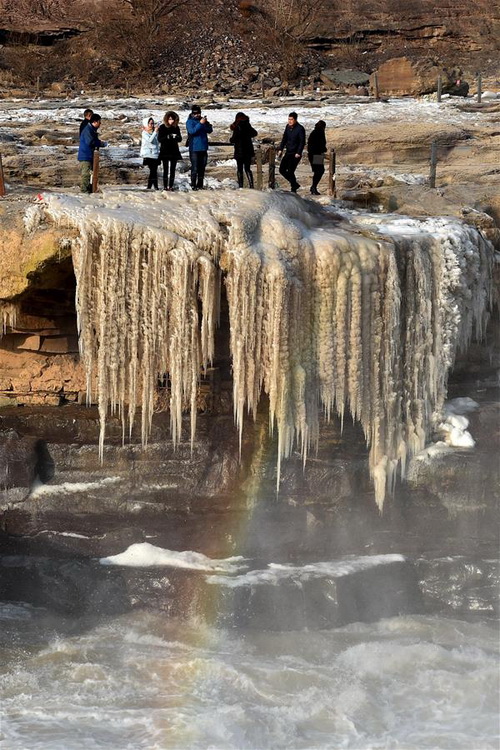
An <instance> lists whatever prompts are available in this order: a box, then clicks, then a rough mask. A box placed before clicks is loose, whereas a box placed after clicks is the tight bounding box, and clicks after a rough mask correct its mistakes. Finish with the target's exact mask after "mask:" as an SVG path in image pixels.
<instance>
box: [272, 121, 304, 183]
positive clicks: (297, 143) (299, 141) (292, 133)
mask: <svg viewBox="0 0 500 750" xmlns="http://www.w3.org/2000/svg"><path fill="white" fill-rule="evenodd" d="M305 145H306V131H305V130H304V128H303V126H302V125H300V124H299V123H298V122H297V112H290V114H289V115H288V124H287V126H286V128H285V132H284V133H283V138H282V139H281V143H280V147H279V149H278V156H281V155H282V154H283V152H284V154H283V158H282V159H281V164H280V174H281V175H283V177H284V178H285V180H288V182H289V183H290V186H291V190H292V193H296V192H297V190H298V189H299V187H300V185H299V183H298V182H297V179H296V177H295V170H296V169H297V167H298V166H299V161H300V160H301V158H302V151H303V150H304V146H305Z"/></svg>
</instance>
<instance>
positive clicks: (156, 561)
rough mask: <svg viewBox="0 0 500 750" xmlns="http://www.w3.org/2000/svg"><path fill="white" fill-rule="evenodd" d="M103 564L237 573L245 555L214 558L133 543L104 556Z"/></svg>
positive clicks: (143, 543)
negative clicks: (120, 550) (221, 558)
mask: <svg viewBox="0 0 500 750" xmlns="http://www.w3.org/2000/svg"><path fill="white" fill-rule="evenodd" d="M99 562H100V563H101V565H122V566H126V567H133V568H147V567H153V566H163V565H164V566H166V567H170V568H185V569H188V570H203V571H206V572H212V571H214V572H226V573H235V572H236V571H238V570H241V568H242V567H244V566H242V563H243V562H244V558H243V557H239V556H238V557H228V558H226V559H224V560H213V559H212V558H210V557H207V556H206V555H203V554H201V552H192V551H190V550H187V551H184V552H174V551H173V550H169V549H163V548H162V547H155V546H154V545H153V544H149V542H138V543H136V544H131V545H130V547H128V548H127V549H126V550H125V551H124V552H120V553H119V554H117V555H111V556H109V557H102V558H101V559H100V560H99Z"/></svg>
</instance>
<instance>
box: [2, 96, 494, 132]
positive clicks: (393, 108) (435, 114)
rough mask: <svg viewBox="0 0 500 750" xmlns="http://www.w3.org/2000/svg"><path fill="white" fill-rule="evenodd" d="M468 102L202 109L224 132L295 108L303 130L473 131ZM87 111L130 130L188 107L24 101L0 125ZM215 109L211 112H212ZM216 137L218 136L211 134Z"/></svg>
mask: <svg viewBox="0 0 500 750" xmlns="http://www.w3.org/2000/svg"><path fill="white" fill-rule="evenodd" d="M467 101H470V102H472V101H474V100H473V99H470V100H467V99H463V98H449V99H445V100H444V101H443V102H441V104H438V103H437V102H435V101H432V100H430V99H427V98H420V99H412V98H401V99H390V100H389V101H388V102H382V101H379V102H376V101H373V100H370V99H367V100H366V101H362V100H359V99H353V100H352V101H350V100H348V99H347V100H346V99H342V100H339V102H338V103H332V102H331V100H330V101H329V102H328V103H325V104H321V103H317V102H315V103H308V104H307V105H305V104H304V103H301V104H299V103H294V100H293V99H291V100H286V101H281V102H280V103H279V104H273V105H272V106H270V105H262V106H260V102H259V101H258V100H246V101H243V100H242V101H240V100H234V101H232V100H229V101H228V102H227V103H224V104H217V105H211V106H208V105H207V108H206V112H207V115H208V116H209V119H210V122H212V123H213V125H214V126H215V128H217V129H218V128H221V130H223V131H224V132H225V131H226V129H227V128H228V127H229V125H230V124H231V122H233V120H234V116H235V114H236V112H238V111H240V110H245V109H246V110H247V111H248V113H249V115H250V117H251V120H252V122H253V124H254V125H256V126H257V127H258V126H259V125H260V126H267V127H270V126H277V125H279V124H283V126H284V125H285V124H286V118H287V115H288V113H289V112H290V110H292V109H297V111H298V113H299V119H300V121H301V122H302V123H303V124H304V126H305V127H306V128H307V127H309V128H310V127H312V126H313V125H314V123H315V122H317V120H319V119H323V120H326V123H327V126H328V127H329V128H342V127H347V126H350V125H363V124H368V123H382V122H386V123H391V122H393V123H394V122H400V121H406V122H420V123H422V122H429V123H440V122H442V123H443V124H444V123H447V124H448V125H450V124H451V125H457V126H464V125H468V126H473V125H474V124H476V123H477V124H479V123H480V122H481V117H482V115H481V113H480V112H477V111H474V112H463V111H462V110H461V107H462V106H463V104H464V103H465V102H467ZM89 105H90V106H92V107H93V108H94V109H95V110H96V111H98V112H99V114H101V116H102V118H103V124H104V123H105V121H106V120H118V121H120V120H121V121H122V122H123V121H124V119H125V118H127V121H129V122H130V124H131V126H136V125H137V126H139V125H140V123H141V121H142V119H143V118H144V117H145V116H147V115H149V114H151V115H152V116H153V117H154V118H155V120H156V121H158V122H159V121H161V119H162V117H163V115H164V114H165V111H166V110H168V109H174V110H175V111H177V112H178V114H179V115H180V119H181V123H182V122H184V121H185V120H186V118H187V116H188V114H189V111H190V105H189V103H187V102H186V101H179V100H177V101H176V100H172V99H170V98H162V99H135V98H122V99H110V98H106V99H99V98H94V97H92V96H89V97H88V98H85V99H84V98H80V97H79V98H77V99H73V100H65V101H54V100H47V101H44V100H39V101H36V102H32V103H30V104H28V103H27V102H26V100H18V101H16V100H10V101H9V102H4V103H3V111H2V112H1V113H0V125H4V124H7V123H10V122H19V123H30V124H31V123H36V122H40V121H45V120H47V119H48V118H50V119H51V120H52V121H53V122H54V125H57V124H70V123H73V122H74V123H77V122H79V121H80V120H81V117H82V111H83V109H84V108H85V107H86V106H89ZM215 106H216V107H217V108H214V107H215ZM215 135H217V133H215Z"/></svg>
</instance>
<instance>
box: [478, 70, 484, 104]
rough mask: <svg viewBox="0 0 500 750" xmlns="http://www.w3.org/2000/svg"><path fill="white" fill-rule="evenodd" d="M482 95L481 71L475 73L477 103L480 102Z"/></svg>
mask: <svg viewBox="0 0 500 750" xmlns="http://www.w3.org/2000/svg"><path fill="white" fill-rule="evenodd" d="M482 97H483V77H482V75H481V73H478V74H477V101H478V103H479V104H481V99H482Z"/></svg>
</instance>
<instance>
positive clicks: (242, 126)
mask: <svg viewBox="0 0 500 750" xmlns="http://www.w3.org/2000/svg"><path fill="white" fill-rule="evenodd" d="M231 130H232V131H233V132H232V135H231V138H230V139H229V142H230V143H232V144H233V146H234V158H235V159H236V175H237V178H238V187H240V188H242V187H243V170H244V171H245V174H246V176H247V181H248V187H249V188H253V174H252V170H251V168H250V164H251V163H252V158H253V157H254V156H255V149H254V147H253V143H252V138H255V136H256V135H257V131H256V130H255V129H254V128H252V126H251V125H250V118H249V117H248V115H246V114H245V113H244V112H237V113H236V117H235V118H234V122H233V124H232V125H231Z"/></svg>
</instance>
